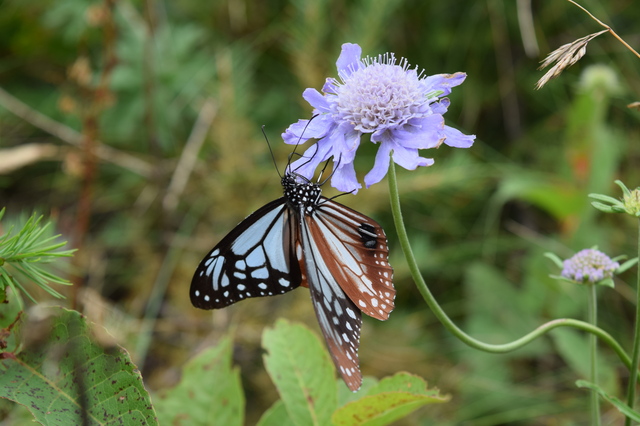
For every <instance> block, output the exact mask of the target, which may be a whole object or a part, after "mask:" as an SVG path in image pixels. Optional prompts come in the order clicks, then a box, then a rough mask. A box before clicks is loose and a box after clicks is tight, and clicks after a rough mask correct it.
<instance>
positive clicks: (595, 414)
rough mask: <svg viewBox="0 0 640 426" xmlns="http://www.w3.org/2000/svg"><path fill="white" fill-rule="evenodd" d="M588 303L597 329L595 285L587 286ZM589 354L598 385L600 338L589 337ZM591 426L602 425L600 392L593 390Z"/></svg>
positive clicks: (592, 379) (595, 381)
mask: <svg viewBox="0 0 640 426" xmlns="http://www.w3.org/2000/svg"><path fill="white" fill-rule="evenodd" d="M587 287H588V289H587V290H588V293H587V295H588V303H587V320H588V321H589V324H593V326H594V327H597V324H598V299H597V293H596V285H595V284H587ZM589 337H590V338H589V352H590V357H589V358H590V362H591V383H594V384H596V385H597V384H598V338H597V337H596V336H595V335H593V334H592V335H591V336H589ZM590 408H591V424H592V425H600V404H599V396H598V391H597V390H595V389H592V390H591V407H590Z"/></svg>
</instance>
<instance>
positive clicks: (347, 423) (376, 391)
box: [332, 373, 449, 426]
mask: <svg viewBox="0 0 640 426" xmlns="http://www.w3.org/2000/svg"><path fill="white" fill-rule="evenodd" d="M447 401H449V396H442V395H440V394H439V391H438V390H437V389H427V383H426V382H425V381H424V380H423V379H422V378H420V377H417V376H413V375H411V374H408V373H397V374H396V375H394V376H393V377H387V378H384V379H382V380H381V381H380V383H378V384H377V385H375V386H373V387H372V388H370V389H369V390H368V391H367V393H366V396H363V397H362V398H360V399H358V400H356V401H353V402H350V403H348V404H345V405H344V406H342V407H340V408H339V409H338V410H337V411H336V412H335V413H334V414H333V416H332V420H333V423H334V424H335V425H341V426H356V425H367V426H377V425H388V424H393V423H394V422H396V421H398V420H399V419H401V418H403V417H406V416H407V415H409V414H410V413H412V412H413V411H415V410H417V409H418V408H420V407H422V406H425V405H428V404H441V403H443V402H447Z"/></svg>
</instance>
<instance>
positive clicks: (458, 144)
mask: <svg viewBox="0 0 640 426" xmlns="http://www.w3.org/2000/svg"><path fill="white" fill-rule="evenodd" d="M442 133H443V134H444V136H445V137H446V139H445V140H444V143H445V144H446V145H449V146H451V147H453V148H469V147H470V146H471V145H473V141H474V140H475V139H476V135H465V134H464V133H462V132H461V131H460V130H458V129H454V128H453V127H449V126H444V131H443V132H442Z"/></svg>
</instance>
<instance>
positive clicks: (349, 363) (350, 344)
mask: <svg viewBox="0 0 640 426" xmlns="http://www.w3.org/2000/svg"><path fill="white" fill-rule="evenodd" d="M302 220H305V219H302ZM301 234H302V242H303V243H302V246H303V247H304V261H303V262H302V263H303V265H302V268H301V269H303V275H304V277H305V278H306V280H307V283H308V286H309V290H310V292H311V301H312V304H313V308H314V310H315V312H316V317H317V319H318V324H319V325H320V330H321V331H322V334H323V336H324V339H325V341H326V343H327V346H328V348H329V352H330V353H331V358H332V359H333V362H334V364H335V365H336V368H337V369H338V371H339V372H340V375H341V376H342V378H343V379H344V381H345V383H346V384H347V386H348V387H349V389H351V390H352V391H356V390H358V389H359V388H360V385H361V384H362V374H361V373H360V367H359V362H358V346H359V344H360V328H361V326H362V315H361V313H360V311H359V310H358V308H356V306H355V305H354V304H353V302H352V301H351V300H350V299H349V298H348V297H347V295H346V294H345V292H344V291H343V290H342V288H341V286H340V284H338V282H337V281H336V279H335V277H334V276H333V275H332V272H331V270H330V268H329V266H328V265H327V258H326V255H327V253H323V252H322V249H321V248H320V246H319V245H318V240H317V239H315V238H314V237H313V236H312V234H311V232H310V230H309V229H308V228H306V227H305V226H302V227H301Z"/></svg>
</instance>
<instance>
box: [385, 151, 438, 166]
mask: <svg viewBox="0 0 640 426" xmlns="http://www.w3.org/2000/svg"><path fill="white" fill-rule="evenodd" d="M393 162H394V163H396V164H397V165H399V166H402V167H404V168H405V169H407V170H415V169H416V168H418V166H431V165H433V163H434V161H433V158H424V157H420V155H418V150H417V149H407V148H405V147H403V146H397V145H396V146H395V147H394V149H393Z"/></svg>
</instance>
